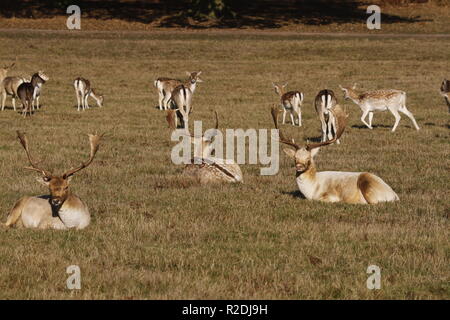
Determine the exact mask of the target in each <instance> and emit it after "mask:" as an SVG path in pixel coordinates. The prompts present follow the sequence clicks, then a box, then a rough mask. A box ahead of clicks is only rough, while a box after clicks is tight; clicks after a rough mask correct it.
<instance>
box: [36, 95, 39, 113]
mask: <svg viewBox="0 0 450 320" xmlns="http://www.w3.org/2000/svg"><path fill="white" fill-rule="evenodd" d="M36 109H37V110H39V96H37V97H36Z"/></svg>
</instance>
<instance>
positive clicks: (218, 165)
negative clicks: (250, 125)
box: [167, 110, 243, 184]
mask: <svg viewBox="0 0 450 320" xmlns="http://www.w3.org/2000/svg"><path fill="white" fill-rule="evenodd" d="M214 114H215V118H216V124H215V129H216V130H218V128H219V119H218V116H217V112H214ZM175 118H176V114H175V110H169V111H168V113H167V122H168V123H169V127H170V128H172V129H176V127H175ZM179 130H185V135H186V136H187V137H188V138H189V139H190V143H192V144H193V145H194V158H193V159H192V163H191V164H187V165H186V167H185V168H184V170H183V174H185V175H188V176H192V177H194V178H196V179H197V180H198V181H199V182H200V184H206V183H221V182H243V177H242V171H241V168H240V167H239V165H238V164H236V163H234V162H233V161H230V160H228V159H227V160H224V159H220V158H216V157H212V156H211V151H212V147H213V145H212V144H213V141H214V140H213V139H214V136H211V137H205V136H204V135H202V136H200V137H196V136H194V135H193V134H191V133H190V132H189V128H188V127H186V128H185V129H179Z"/></svg>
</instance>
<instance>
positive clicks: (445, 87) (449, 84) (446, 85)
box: [440, 79, 450, 112]
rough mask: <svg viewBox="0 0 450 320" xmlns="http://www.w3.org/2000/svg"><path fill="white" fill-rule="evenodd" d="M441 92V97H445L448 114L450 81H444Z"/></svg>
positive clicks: (449, 109)
mask: <svg viewBox="0 0 450 320" xmlns="http://www.w3.org/2000/svg"><path fill="white" fill-rule="evenodd" d="M440 92H441V96H443V97H444V99H445V102H447V107H448V112H450V98H449V93H450V81H449V80H447V79H444V81H442V84H441V90H440Z"/></svg>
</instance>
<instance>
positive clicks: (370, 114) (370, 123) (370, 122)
mask: <svg viewBox="0 0 450 320" xmlns="http://www.w3.org/2000/svg"><path fill="white" fill-rule="evenodd" d="M372 119H373V112H369V125H370V126H372Z"/></svg>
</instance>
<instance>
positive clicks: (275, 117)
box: [271, 105, 301, 150]
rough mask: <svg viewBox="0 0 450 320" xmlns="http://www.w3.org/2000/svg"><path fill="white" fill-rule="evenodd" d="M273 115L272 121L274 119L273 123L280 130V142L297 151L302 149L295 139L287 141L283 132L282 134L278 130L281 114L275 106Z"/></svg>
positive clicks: (272, 111)
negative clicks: (279, 114)
mask: <svg viewBox="0 0 450 320" xmlns="http://www.w3.org/2000/svg"><path fill="white" fill-rule="evenodd" d="M271 113H272V119H273V123H274V125H275V129H278V134H279V136H280V142H281V143H284V144H287V145H289V146H291V147H294V148H295V149H296V150H297V149H300V148H301V147H300V146H299V145H298V144H296V143H295V141H294V139H291V140H289V139H287V138H286V137H285V136H284V134H283V132H281V129H280V128H278V113H279V110H278V108H277V107H276V106H275V105H274V106H273V107H272V110H271Z"/></svg>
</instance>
